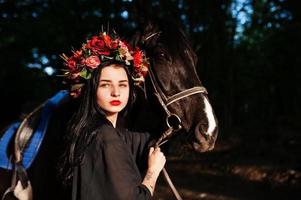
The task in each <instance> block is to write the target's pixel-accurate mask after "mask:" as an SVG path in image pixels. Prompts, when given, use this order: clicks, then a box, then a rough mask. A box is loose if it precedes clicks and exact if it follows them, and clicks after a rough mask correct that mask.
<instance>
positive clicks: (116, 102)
mask: <svg viewBox="0 0 301 200" xmlns="http://www.w3.org/2000/svg"><path fill="white" fill-rule="evenodd" d="M110 104H111V105H112V106H119V105H120V104H121V101H119V100H113V101H110Z"/></svg>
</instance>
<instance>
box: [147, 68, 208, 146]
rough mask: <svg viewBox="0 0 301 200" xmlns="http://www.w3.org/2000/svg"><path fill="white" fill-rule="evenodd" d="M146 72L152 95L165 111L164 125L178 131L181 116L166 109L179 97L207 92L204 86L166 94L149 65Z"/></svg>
mask: <svg viewBox="0 0 301 200" xmlns="http://www.w3.org/2000/svg"><path fill="white" fill-rule="evenodd" d="M148 74H149V77H150V80H151V83H152V86H153V90H154V95H155V96H156V97H157V99H158V101H159V103H160V105H161V106H162V108H163V110H164V111H165V114H166V125H167V127H168V129H172V131H173V132H174V131H179V130H180V129H182V125H181V124H182V121H181V118H180V117H179V116H178V115H177V114H176V113H172V112H171V111H170V110H169V109H168V106H170V105H171V104H173V103H175V102H177V101H179V100H181V99H184V98H186V97H189V96H192V95H194V94H200V93H201V94H208V93H207V90H206V88H205V87H203V86H195V87H192V88H189V89H185V90H183V91H181V92H178V93H176V94H174V95H172V96H167V95H165V94H164V92H163V91H162V89H161V88H160V86H159V84H158V82H157V81H156V78H155V75H154V73H153V71H152V68H151V67H150V68H149V71H148ZM171 121H174V122H176V124H175V123H174V122H173V123H171ZM160 139H161V138H160ZM164 139H165V138H162V139H161V140H164ZM160 142H161V141H160Z"/></svg>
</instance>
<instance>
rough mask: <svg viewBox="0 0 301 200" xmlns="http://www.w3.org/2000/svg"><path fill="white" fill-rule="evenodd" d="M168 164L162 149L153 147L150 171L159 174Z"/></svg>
mask: <svg viewBox="0 0 301 200" xmlns="http://www.w3.org/2000/svg"><path fill="white" fill-rule="evenodd" d="M165 163H166V158H165V156H164V154H163V153H162V152H161V149H160V147H156V148H154V147H151V148H150V150H149V154H148V170H149V171H152V172H153V173H157V174H159V173H160V172H161V170H162V169H163V167H164V165H165Z"/></svg>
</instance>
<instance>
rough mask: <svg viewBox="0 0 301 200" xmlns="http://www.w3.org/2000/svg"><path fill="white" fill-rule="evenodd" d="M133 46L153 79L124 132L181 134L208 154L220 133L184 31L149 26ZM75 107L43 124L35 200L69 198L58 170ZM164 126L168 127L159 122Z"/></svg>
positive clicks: (67, 104) (32, 172) (66, 104)
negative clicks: (140, 51) (141, 51)
mask: <svg viewBox="0 0 301 200" xmlns="http://www.w3.org/2000/svg"><path fill="white" fill-rule="evenodd" d="M133 44H134V45H139V46H142V48H143V49H144V50H145V51H146V54H147V55H148V57H149V59H150V62H151V67H150V74H151V75H150V76H148V77H147V78H146V81H145V87H144V90H143V92H141V90H138V91H140V93H139V92H138V97H137V103H136V105H135V106H134V109H133V110H132V112H131V113H130V115H129V119H130V120H129V121H128V128H129V129H132V130H140V131H150V132H157V133H159V132H160V131H164V130H165V129H166V128H168V127H169V128H171V129H174V130H178V129H181V131H183V132H185V134H186V136H187V138H188V140H187V141H188V143H189V144H190V146H191V148H192V149H194V150H195V151H198V152H205V151H209V150H212V149H213V147H214V143H215V140H216V138H217V134H218V125H217V120H216V117H215V114H214V112H213V109H212V106H211V104H210V103H209V99H208V96H207V91H206V89H205V88H204V87H203V86H202V84H201V81H200V79H199V77H198V75H197V73H196V69H195V67H196V63H197V57H196V54H195V53H194V52H193V50H192V47H191V46H190V44H189V42H188V40H187V38H186V36H185V34H184V32H183V31H182V30H181V29H179V28H178V27H177V26H174V25H171V24H168V23H163V22H162V21H161V22H152V21H150V22H148V23H147V24H146V25H145V26H143V28H142V29H140V30H139V31H137V33H136V34H134V37H133ZM144 96H146V97H147V99H146V100H145V97H144ZM77 105H78V102H77V101H76V100H72V99H70V98H69V97H66V98H63V100H62V102H60V104H59V105H58V106H57V107H56V108H54V109H53V111H52V115H51V116H50V117H49V118H48V119H47V120H49V122H48V123H47V124H46V129H45V130H46V133H45V135H44V136H45V137H44V138H43V142H42V144H41V145H40V149H39V153H38V154H37V156H36V158H35V159H34V161H32V165H31V166H30V167H29V168H28V174H29V179H30V180H31V182H32V186H33V191H34V198H35V199H45V200H47V199H67V198H68V195H67V194H68V193H70V191H69V189H70V188H67V189H62V187H61V186H60V184H59V183H60V179H59V177H57V175H56V172H57V169H56V166H57V162H59V159H58V158H59V157H60V154H61V152H62V149H63V148H64V144H63V142H62V138H63V137H64V132H65V126H66V124H67V122H68V120H69V119H70V118H71V116H72V113H73V112H74V110H75V109H76V107H77ZM192 108H193V109H192ZM38 113H39V116H41V113H40V112H38ZM165 118H166V120H164V119H165ZM154 119H157V120H154ZM165 121H166V124H165V123H162V122H165ZM40 123H41V121H39V120H36V121H35V123H32V124H31V126H32V127H31V129H32V130H35V129H36V127H37V126H38V125H39V124H40ZM154 127H156V128H154ZM160 133H161V132H160ZM170 133H173V131H170ZM33 134H34V131H33ZM1 174H2V175H1ZM8 178H9V179H10V176H8V171H4V173H2V172H1V173H0V182H1V186H3V185H9V182H5V180H7V179H8ZM7 181H10V180H7ZM1 189H2V188H1ZM2 193H3V192H2V191H0V195H1V196H2Z"/></svg>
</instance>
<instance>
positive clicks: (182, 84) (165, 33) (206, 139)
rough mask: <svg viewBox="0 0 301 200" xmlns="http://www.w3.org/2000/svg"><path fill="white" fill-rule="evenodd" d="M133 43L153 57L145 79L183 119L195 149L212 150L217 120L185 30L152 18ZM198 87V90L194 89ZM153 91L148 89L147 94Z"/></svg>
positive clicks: (216, 131)
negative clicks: (198, 73)
mask: <svg viewBox="0 0 301 200" xmlns="http://www.w3.org/2000/svg"><path fill="white" fill-rule="evenodd" d="M134 44H136V45H139V46H142V47H143V49H144V50H145V51H146V54H147V56H148V57H149V59H150V63H151V66H150V75H151V76H150V78H147V80H146V81H151V82H152V85H153V89H154V90H156V91H157V92H158V93H159V94H160V96H163V101H165V105H166V107H167V109H168V110H169V111H170V113H172V114H175V115H177V116H178V117H179V118H180V120H181V125H182V127H183V129H184V130H185V131H186V132H187V133H188V136H189V137H188V138H189V143H190V144H191V146H192V147H193V149H194V150H196V151H198V152H204V151H209V150H211V149H213V147H214V144H215V141H216V137H217V134H218V125H217V120H216V117H215V114H214V111H213V109H212V106H211V104H210V102H209V99H208V96H207V91H206V89H205V88H204V87H203V86H202V83H201V81H200V79H199V77H198V75H197V72H196V68H195V67H196V63H197V56H196V54H195V53H194V51H193V49H192V47H191V46H190V44H189V42H188V40H187V37H186V36H185V34H184V32H183V31H182V30H181V29H180V28H178V27H177V26H176V25H174V24H172V23H170V22H167V23H166V22H163V21H160V22H157V23H154V22H153V21H150V22H148V23H146V25H145V26H144V28H143V29H142V30H141V31H138V32H137V34H136V35H135V36H134ZM195 88H198V89H199V90H196V91H195V92H194V90H193V89H195ZM200 88H203V90H202V89H200ZM201 90H202V91H201ZM187 91H190V93H189V94H187ZM153 92H154V91H151V92H150V91H149V90H148V91H147V95H148V96H150V93H153ZM185 92H186V93H185ZM178 94H182V95H178ZM177 95H178V96H177ZM179 96H180V97H179ZM177 97H178V98H177ZM170 98H172V100H170V101H168V102H166V100H167V99H170ZM164 99H165V100H164Z"/></svg>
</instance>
